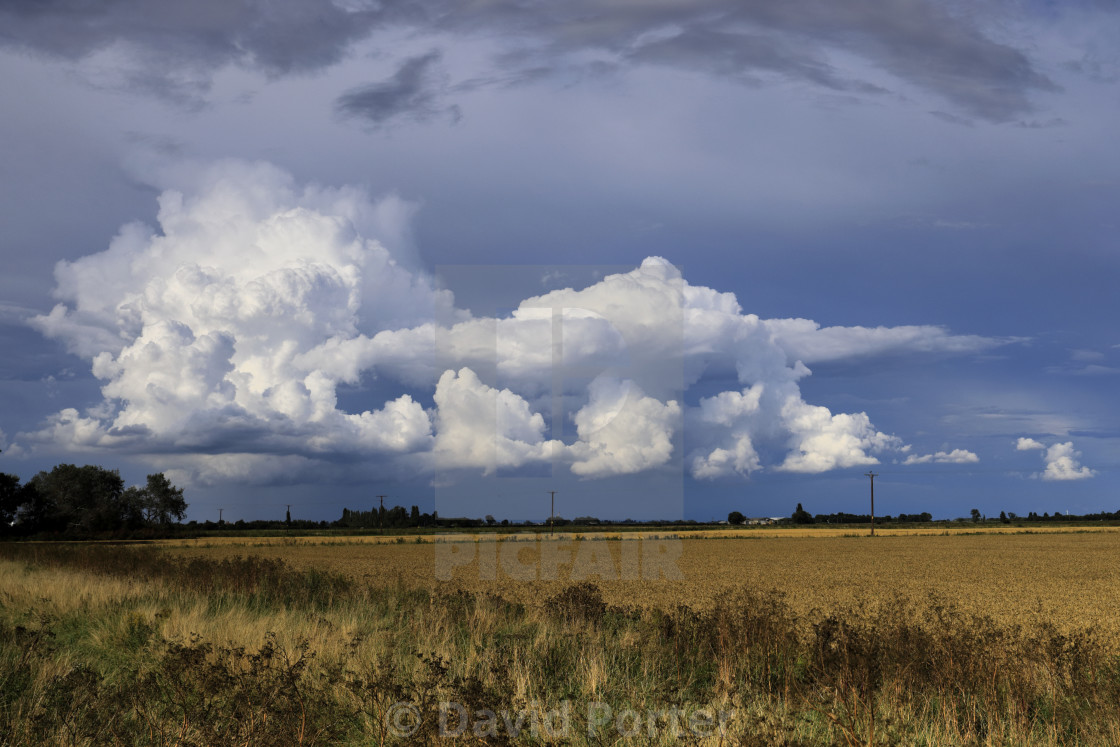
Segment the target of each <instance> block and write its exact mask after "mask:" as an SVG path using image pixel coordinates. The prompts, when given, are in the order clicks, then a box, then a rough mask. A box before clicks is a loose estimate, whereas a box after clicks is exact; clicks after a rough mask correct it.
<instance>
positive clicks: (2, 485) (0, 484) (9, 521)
mask: <svg viewBox="0 0 1120 747" xmlns="http://www.w3.org/2000/svg"><path fill="white" fill-rule="evenodd" d="M26 497H27V493H26V491H25V490H24V489H23V486H22V485H20V483H19V478H18V477H16V476H15V475H8V474H5V473H2V472H0V534H9V533H11V532H12V531H13V530H14V527H13V526H12V525H13V524H14V523H15V520H16V512H18V511H19V507H20V505H21V504H22V503H23V501H24V499H25V498H26Z"/></svg>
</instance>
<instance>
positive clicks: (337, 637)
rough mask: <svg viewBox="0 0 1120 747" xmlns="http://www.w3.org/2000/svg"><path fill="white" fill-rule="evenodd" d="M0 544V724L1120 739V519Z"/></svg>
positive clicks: (834, 740)
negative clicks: (1020, 524) (901, 528)
mask: <svg viewBox="0 0 1120 747" xmlns="http://www.w3.org/2000/svg"><path fill="white" fill-rule="evenodd" d="M853 535H854V533H853V532H831V533H830V532H827V531H825V532H821V531H820V530H816V531H809V532H801V533H797V532H796V531H794V532H790V531H787V530H770V531H755V530H747V531H735V530H731V531H728V532H726V533H713V534H710V535H699V536H689V537H674V536H671V535H669V534H666V533H632V534H630V533H628V534H626V535H625V536H622V537H619V536H616V535H615V534H609V533H603V534H589V535H586V536H584V537H583V538H578V537H575V536H573V535H560V534H557V536H556V537H555V538H554V539H552V540H549V539H548V538H547V536H538V535H531V534H521V535H494V534H488V535H487V534H482V535H469V534H456V535H451V536H436V537H431V536H428V537H421V538H417V537H401V538H394V537H388V536H386V537H377V538H372V537H363V538H352V537H338V538H332V537H322V536H320V537H299V538H296V537H292V538H248V537H242V538H234V537H224V538H218V539H203V540H184V541H174V542H172V541H166V542H160V543H146V544H133V545H119V544H110V543H35V542H9V543H0V724H2V725H3V728H0V747H8V745H38V744H52V745H54V744H59V745H75V746H77V745H82V746H83V747H84V746H86V745H102V744H119V745H182V746H183V747H186V746H187V745H211V746H217V745H257V744H262V745H264V744H269V745H271V744H276V745H280V744H284V745H335V744H355V745H393V746H396V745H415V744H428V745H436V744H447V743H451V744H471V745H483V744H486V745H491V744H493V745H596V746H602V745H665V746H666V747H667V746H668V745H677V744H687V745H705V746H706V745H713V746H714V745H720V746H723V745H746V746H747V747H768V746H770V745H781V746H782V747H834V746H836V745H844V746H846V747H852V746H854V745H873V746H885V745H912V746H913V747H942V746H944V745H975V746H976V747H988V746H995V745H1008V746H1009V747H1010V746H1012V745H1014V746H1016V747H1019V746H1033V745H1047V746H1049V745H1071V746H1073V745H1078V746H1082V745H1083V746H1085V747H1090V746H1093V747H1095V746H1096V745H1106V744H1120V709H1117V707H1116V704H1117V703H1118V702H1120V645H1118V642H1120V624H1118V620H1117V618H1118V617H1120V615H1118V614H1117V612H1116V610H1118V609H1120V573H1117V572H1116V571H1117V568H1116V564H1117V562H1118V560H1117V559H1118V558H1120V533H1118V532H1116V531H1080V530H1079V531H1072V532H1071V531H1066V532H1030V533H1006V532H984V533H959V532H958V533H948V534H928V533H924V534H923V533H918V532H911V533H909V534H906V533H903V534H893V533H892V534H891V535H888V536H877V537H875V538H871V537H867V536H853Z"/></svg>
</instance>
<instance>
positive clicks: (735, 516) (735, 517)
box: [727, 511, 747, 524]
mask: <svg viewBox="0 0 1120 747" xmlns="http://www.w3.org/2000/svg"><path fill="white" fill-rule="evenodd" d="M746 520H747V517H746V516H743V514H741V513H740V512H738V511H732V512H731V513H729V514H728V515H727V523H728V524H742V523H743V522H744V521H746Z"/></svg>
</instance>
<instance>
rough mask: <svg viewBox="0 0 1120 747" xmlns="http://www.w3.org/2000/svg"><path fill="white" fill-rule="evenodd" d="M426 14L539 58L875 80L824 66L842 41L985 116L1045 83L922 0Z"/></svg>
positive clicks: (581, 5)
mask: <svg viewBox="0 0 1120 747" xmlns="http://www.w3.org/2000/svg"><path fill="white" fill-rule="evenodd" d="M429 15H430V17H431V18H434V19H436V23H437V24H439V25H440V26H442V27H444V28H449V29H479V30H485V31H487V32H488V33H493V32H494V31H502V32H503V33H504V34H505V35H507V36H509V37H518V36H520V37H522V38H524V39H525V41H526V42H527V43H528V44H530V45H533V46H535V47H537V49H538V50H539V51H538V56H539V57H542V58H548V57H553V58H556V57H557V56H558V55H561V54H563V53H566V52H578V51H585V50H589V49H599V50H603V51H605V52H609V53H612V54H615V55H618V56H621V57H623V58H626V59H631V60H636V61H642V62H657V63H661V64H668V65H678V66H686V67H690V68H699V69H704V70H707V71H710V72H713V73H718V74H722V75H729V76H733V77H736V78H740V79H745V80H748V81H749V80H753V76H754V75H755V74H756V73H768V74H773V73H778V74H781V75H785V76H788V77H790V78H794V79H801V80H806V81H809V82H812V83H816V84H819V85H823V86H826V87H829V88H840V89H854V90H858V89H861V88H862V89H864V90H875V86H871V85H870V84H867V83H861V82H859V81H855V80H849V79H847V76H844V75H841V74H839V73H837V71H836V70H834V69H833V68H832V66H830V65H829V63H828V62H827V52H828V51H829V50H830V49H834V50H842V51H844V52H848V53H853V54H856V55H858V56H861V57H863V58H865V59H866V60H867V61H868V62H870V63H871V64H872V65H874V66H876V67H878V68H880V69H882V70H885V71H887V72H888V73H890V74H892V75H894V76H896V77H898V78H900V79H902V80H905V81H907V82H908V83H910V84H912V85H916V86H919V87H921V88H924V89H927V90H931V91H933V92H935V93H937V94H939V95H941V96H943V97H944V98H946V99H947V100H949V101H950V102H952V103H953V104H954V105H955V106H956V107H959V108H960V109H962V110H963V111H964V112H965V113H967V114H968V115H970V116H973V117H977V118H981V119H985V120H989V121H1007V120H1011V119H1014V118H1016V117H1018V116H1020V115H1022V114H1024V113H1026V112H1029V111H1031V110H1032V108H1033V106H1032V103H1031V95H1032V94H1034V93H1037V92H1040V91H1049V90H1053V89H1054V88H1055V86H1054V85H1053V83H1051V81H1050V80H1049V79H1048V78H1046V76H1044V75H1043V74H1042V73H1040V72H1038V71H1037V70H1036V69H1035V67H1034V65H1033V64H1032V63H1031V61H1030V59H1029V58H1028V57H1027V55H1026V54H1025V53H1024V52H1022V51H1021V50H1019V49H1015V48H1014V47H1010V46H1008V45H1006V44H1003V43H1000V42H998V41H995V40H994V39H992V38H990V37H989V36H986V35H985V34H984V33H983V32H982V31H981V30H980V29H979V28H978V27H977V26H976V25H974V23H973V22H972V21H971V20H970V19H968V18H965V17H961V16H956V15H953V14H951V13H949V12H948V11H947V10H946V9H945V6H944V5H943V4H940V3H937V2H934V1H933V0H888V1H887V2H883V1H882V0H849V1H847V2H835V0H784V1H783V2H773V1H772V0H698V1H697V2H690V3H676V2H666V1H664V0H641V1H639V2H629V3H604V2H597V1H593V0H584V1H583V2H578V1H576V2H567V3H563V4H555V5H552V6H550V7H548V8H547V9H545V10H541V9H539V7H538V6H536V4H533V3H529V2H521V1H519V0H508V1H506V2H503V1H501V0H498V1H497V2H491V3H487V4H485V5H483V6H479V5H477V4H470V5H469V6H460V5H459V4H457V3H447V4H446V5H445V7H444V9H443V12H442V13H440V12H433V13H430V14H429ZM542 41H543V42H544V44H543V46H541V42H542ZM556 64H559V63H556Z"/></svg>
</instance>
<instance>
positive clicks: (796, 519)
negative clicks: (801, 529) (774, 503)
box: [793, 503, 813, 524]
mask: <svg viewBox="0 0 1120 747" xmlns="http://www.w3.org/2000/svg"><path fill="white" fill-rule="evenodd" d="M793 523H794V524H812V523H813V515H812V514H810V513H809V512H808V511H806V510H805V509H803V508H801V504H800V503H798V504H797V509H796V510H795V511H794V512H793Z"/></svg>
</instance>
